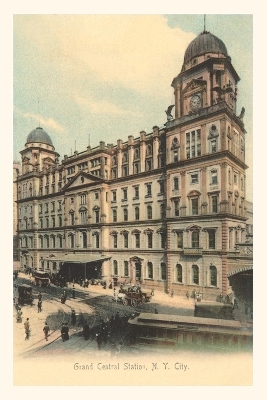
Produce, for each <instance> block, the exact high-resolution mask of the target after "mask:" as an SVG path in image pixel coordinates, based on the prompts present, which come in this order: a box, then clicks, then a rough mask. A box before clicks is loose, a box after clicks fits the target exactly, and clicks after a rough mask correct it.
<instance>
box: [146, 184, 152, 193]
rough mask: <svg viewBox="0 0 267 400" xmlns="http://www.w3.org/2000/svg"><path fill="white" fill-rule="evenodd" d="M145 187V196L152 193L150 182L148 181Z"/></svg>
mask: <svg viewBox="0 0 267 400" xmlns="http://www.w3.org/2000/svg"><path fill="white" fill-rule="evenodd" d="M146 188H147V196H151V195H152V191H151V184H150V183H148V184H147V185H146Z"/></svg>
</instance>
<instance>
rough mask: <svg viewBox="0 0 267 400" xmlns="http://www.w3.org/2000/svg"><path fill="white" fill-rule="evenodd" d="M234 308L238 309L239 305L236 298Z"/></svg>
mask: <svg viewBox="0 0 267 400" xmlns="http://www.w3.org/2000/svg"><path fill="white" fill-rule="evenodd" d="M234 308H238V303H237V299H236V298H234Z"/></svg>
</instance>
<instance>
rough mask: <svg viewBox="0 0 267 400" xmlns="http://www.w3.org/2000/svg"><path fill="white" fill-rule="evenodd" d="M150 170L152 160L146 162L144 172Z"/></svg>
mask: <svg viewBox="0 0 267 400" xmlns="http://www.w3.org/2000/svg"><path fill="white" fill-rule="evenodd" d="M151 169H152V160H146V171H151Z"/></svg>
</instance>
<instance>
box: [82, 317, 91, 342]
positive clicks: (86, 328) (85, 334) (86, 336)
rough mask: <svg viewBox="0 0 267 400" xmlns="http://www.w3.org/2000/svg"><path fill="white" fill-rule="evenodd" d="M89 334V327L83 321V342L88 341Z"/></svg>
mask: <svg viewBox="0 0 267 400" xmlns="http://www.w3.org/2000/svg"><path fill="white" fill-rule="evenodd" d="M89 334H90V330H89V325H88V324H87V322H86V321H85V324H84V326H83V337H84V340H88V339H89Z"/></svg>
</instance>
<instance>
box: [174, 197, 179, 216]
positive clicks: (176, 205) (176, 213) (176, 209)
mask: <svg viewBox="0 0 267 400" xmlns="http://www.w3.org/2000/svg"><path fill="white" fill-rule="evenodd" d="M173 204H174V215H175V217H179V215H180V200H174V202H173Z"/></svg>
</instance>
